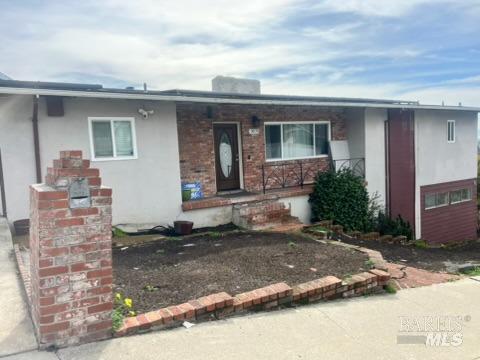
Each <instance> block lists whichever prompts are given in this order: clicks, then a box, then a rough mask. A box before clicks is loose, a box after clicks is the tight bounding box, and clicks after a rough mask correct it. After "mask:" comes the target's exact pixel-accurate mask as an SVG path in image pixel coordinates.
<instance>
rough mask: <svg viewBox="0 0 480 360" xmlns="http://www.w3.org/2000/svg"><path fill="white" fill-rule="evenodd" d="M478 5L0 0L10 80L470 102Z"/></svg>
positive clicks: (0, 53)
mask: <svg viewBox="0 0 480 360" xmlns="http://www.w3.org/2000/svg"><path fill="white" fill-rule="evenodd" d="M479 19H480V0H471V1H463V0H434V1H429V0H402V1H398V0H389V1H385V0H363V1H362V0H317V1H313V0H297V1H293V0H242V1H238V0H237V1H232V0H230V1H226V0H174V1H172V0H169V1H164V0H135V1H126V0H101V1H99V0H82V1H69V0H62V1H57V0H49V1H47V0H44V1H41V0H18V1H13V0H0V72H3V73H4V74H6V75H8V76H10V77H11V78H14V79H18V80H41V81H68V82H83V83H101V84H103V85H104V86H106V87H126V86H136V87H141V85H142V84H143V83H144V82H146V83H147V84H148V87H149V88H151V89H160V90H165V89H173V88H179V89H196V90H210V88H211V85H210V81H211V79H212V78H213V77H215V76H216V75H227V76H239V77H248V78H255V79H259V80H260V81H261V82H262V92H263V93H268V94H287V95H288V94H295V95H316V96H344V97H368V98H394V99H403V100H419V101H421V102H422V103H428V104H440V103H442V101H443V102H445V104H448V105H453V104H458V103H459V102H462V104H464V105H474V106H480V61H479V56H480V21H479Z"/></svg>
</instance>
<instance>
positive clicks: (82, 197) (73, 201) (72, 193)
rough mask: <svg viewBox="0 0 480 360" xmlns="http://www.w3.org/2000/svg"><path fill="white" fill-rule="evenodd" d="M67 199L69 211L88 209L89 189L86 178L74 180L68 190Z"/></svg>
mask: <svg viewBox="0 0 480 360" xmlns="http://www.w3.org/2000/svg"><path fill="white" fill-rule="evenodd" d="M68 198H69V202H70V208H71V209H78V208H88V207H90V206H91V200H90V188H89V186H88V179H87V178H76V179H74V180H73V181H72V183H71V184H70V186H69V188H68Z"/></svg>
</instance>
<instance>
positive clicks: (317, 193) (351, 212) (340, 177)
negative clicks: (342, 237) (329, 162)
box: [309, 169, 372, 231]
mask: <svg viewBox="0 0 480 360" xmlns="http://www.w3.org/2000/svg"><path fill="white" fill-rule="evenodd" d="M309 202H310V205H311V207H312V216H313V220H314V221H318V220H333V221H334V222H335V223H336V224H340V225H342V226H343V227H344V229H345V230H360V231H369V228H370V227H371V224H372V219H371V214H370V211H369V197H368V191H367V189H366V187H365V183H364V180H363V178H361V177H359V176H357V175H355V174H354V173H353V172H352V171H351V170H350V169H345V170H341V171H338V172H334V171H329V172H319V173H318V174H317V176H316V177H315V185H314V189H313V193H312V194H310V198H309Z"/></svg>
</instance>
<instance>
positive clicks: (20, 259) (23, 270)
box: [13, 244, 32, 305]
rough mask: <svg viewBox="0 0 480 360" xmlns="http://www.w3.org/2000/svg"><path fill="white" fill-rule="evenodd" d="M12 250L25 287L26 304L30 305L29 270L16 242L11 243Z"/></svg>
mask: <svg viewBox="0 0 480 360" xmlns="http://www.w3.org/2000/svg"><path fill="white" fill-rule="evenodd" d="M13 252H14V254H15V258H16V260H17V267H18V272H19V273H20V277H21V279H22V283H23V286H24V289H25V293H26V294H27V299H28V304H29V305H30V304H31V302H32V288H31V282H30V270H29V269H28V268H27V267H26V266H25V263H24V261H23V257H22V254H21V253H20V252H21V250H20V246H18V244H13Z"/></svg>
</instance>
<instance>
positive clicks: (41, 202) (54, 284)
mask: <svg viewBox="0 0 480 360" xmlns="http://www.w3.org/2000/svg"><path fill="white" fill-rule="evenodd" d="M89 195H90V196H89ZM111 204H112V190H111V189H109V188H105V187H101V178H100V177H99V171H98V169H90V161H89V160H83V159H82V152H81V151H62V152H60V159H59V160H54V166H53V168H48V174H47V176H46V182H45V184H37V185H32V186H31V188H30V252H31V255H30V256H31V261H30V271H31V286H32V289H31V290H32V299H31V300H32V304H31V306H32V317H33V322H34V325H35V330H36V332H37V336H38V340H39V342H40V345H41V347H48V346H50V345H54V346H67V345H73V344H78V343H82V342H88V341H92V340H96V339H101V338H106V337H109V336H110V335H111V327H112V326H111V325H112V324H111V311H112V307H113V305H112V304H113V295H112V232H111V229H112V215H111V214H112V209H111Z"/></svg>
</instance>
